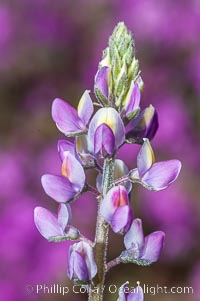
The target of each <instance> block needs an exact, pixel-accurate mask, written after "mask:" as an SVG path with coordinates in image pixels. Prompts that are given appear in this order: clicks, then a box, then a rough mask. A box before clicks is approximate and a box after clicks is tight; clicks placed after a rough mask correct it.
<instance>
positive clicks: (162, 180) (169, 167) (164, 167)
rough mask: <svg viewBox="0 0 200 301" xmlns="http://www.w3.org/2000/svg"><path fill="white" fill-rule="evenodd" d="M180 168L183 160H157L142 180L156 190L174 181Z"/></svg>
mask: <svg viewBox="0 0 200 301" xmlns="http://www.w3.org/2000/svg"><path fill="white" fill-rule="evenodd" d="M180 170H181V162H180V161H179V160H169V161H163V162H157V163H154V164H153V165H152V167H151V168H150V169H149V170H148V171H147V172H146V173H145V174H144V176H143V177H142V181H143V182H145V183H146V184H147V185H148V186H150V187H152V188H153V189H154V190H156V191H159V190H162V189H165V188H167V187H168V186H169V185H170V184H171V183H172V182H174V181H175V180H176V179H177V177H178V175H179V173H180Z"/></svg>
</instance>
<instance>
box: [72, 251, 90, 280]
mask: <svg viewBox="0 0 200 301" xmlns="http://www.w3.org/2000/svg"><path fill="white" fill-rule="evenodd" d="M68 275H69V278H70V279H71V280H77V279H78V280H82V281H88V280H89V275H88V269H87V265H86V262H85V260H84V258H83V257H82V255H81V254H80V253H78V252H77V251H74V250H73V251H72V252H71V255H70V258H69V266H68Z"/></svg>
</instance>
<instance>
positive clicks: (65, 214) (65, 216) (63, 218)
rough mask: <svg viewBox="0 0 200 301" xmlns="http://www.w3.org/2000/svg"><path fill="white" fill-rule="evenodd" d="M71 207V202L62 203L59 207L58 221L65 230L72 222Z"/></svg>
mask: <svg viewBox="0 0 200 301" xmlns="http://www.w3.org/2000/svg"><path fill="white" fill-rule="evenodd" d="M71 216H72V213H71V207H70V205H69V204H60V205H59V208H58V223H59V225H60V226H61V228H62V229H63V231H65V228H66V226H67V225H68V224H69V223H70V222H71Z"/></svg>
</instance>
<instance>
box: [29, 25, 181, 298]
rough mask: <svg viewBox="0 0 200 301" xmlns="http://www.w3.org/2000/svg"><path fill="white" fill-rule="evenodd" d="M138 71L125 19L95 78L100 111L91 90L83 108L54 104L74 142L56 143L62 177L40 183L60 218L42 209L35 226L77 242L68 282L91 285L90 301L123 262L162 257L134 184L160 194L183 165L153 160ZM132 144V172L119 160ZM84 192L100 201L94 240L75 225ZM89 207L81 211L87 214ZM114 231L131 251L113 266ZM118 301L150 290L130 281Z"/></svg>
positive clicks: (151, 111) (154, 121) (150, 111)
mask: <svg viewBox="0 0 200 301" xmlns="http://www.w3.org/2000/svg"><path fill="white" fill-rule="evenodd" d="M140 73H141V72H140V70H139V62H138V60H137V59H136V57H135V45H134V41H133V38H132V35H131V33H130V32H129V31H128V29H127V27H126V26H125V24H124V23H123V22H120V23H119V24H118V25H117V26H116V28H115V29H114V32H113V34H112V35H111V37H110V39H109V43H108V47H107V48H106V49H105V50H104V52H103V58H102V60H101V61H100V63H99V69H98V71H97V73H96V76H95V79H94V92H95V95H94V96H96V99H95V100H94V105H97V106H98V107H100V108H98V110H97V111H96V112H95V114H94V115H93V110H94V109H93V101H92V99H91V97H90V95H89V90H86V91H85V92H84V93H83V96H82V97H81V99H80V102H79V104H78V107H77V110H76V109H74V108H73V107H72V106H71V105H70V104H68V103H67V102H65V101H64V100H62V99H59V98H57V99H55V100H54V101H53V105H52V117H53V120H54V122H55V124H56V126H57V128H58V129H59V130H60V131H61V132H62V133H63V134H64V135H65V136H67V137H71V140H70V141H69V140H59V141H58V144H57V150H58V155H59V156H60V160H61V169H60V173H59V174H58V175H53V174H46V175H43V176H42V179H41V181H42V186H43V188H44V191H45V192H46V194H47V195H48V196H49V197H51V198H52V199H53V200H55V201H56V202H57V203H58V206H59V207H58V213H57V215H56V214H54V213H52V212H50V211H49V210H48V209H45V208H43V207H36V208H35V211H34V222H35V225H36V227H37V229H38V231H39V232H40V234H41V235H42V236H43V237H44V238H45V239H47V240H48V241H51V242H58V241H65V240H76V243H74V244H72V245H71V246H70V248H69V252H68V253H69V255H68V277H69V278H70V279H71V280H72V281H74V282H75V283H76V284H80V285H86V284H87V285H88V291H89V299H88V300H89V301H103V293H104V286H105V276H106V273H107V272H108V271H109V270H110V268H113V267H114V266H115V265H117V264H120V263H121V264H124V263H131V264H137V265H141V266H148V265H150V264H152V263H154V262H156V261H157V260H158V258H159V256H160V253H161V251H162V249H163V245H164V237H165V234H164V233H163V232H162V231H156V232H153V233H151V234H149V235H147V236H144V234H143V229H142V220H141V219H140V218H136V219H134V214H133V212H134V210H133V207H134V206H135V202H137V199H136V198H134V202H133V204H132V203H131V202H130V200H131V194H132V193H133V192H132V187H133V186H134V185H135V184H136V183H139V184H141V185H142V186H143V187H144V188H146V189H150V190H154V191H159V190H162V189H165V188H167V187H168V186H169V185H170V184H171V183H173V182H174V181H175V180H176V179H177V177H178V175H179V173H180V169H181V162H180V161H179V160H169V161H163V162H156V161H155V156H154V152H153V150H152V147H151V144H150V140H152V139H153V138H154V136H155V134H156V132H157V130H158V114H157V111H156V109H155V108H154V107H153V106H152V105H150V106H149V107H147V108H146V109H142V105H141V92H142V89H143V81H142V78H141V74H140ZM126 143H127V144H130V143H133V144H140V145H141V149H140V151H139V153H138V156H137V166H136V167H135V168H134V167H132V168H133V169H131V170H130V171H129V168H128V167H127V166H126V164H125V163H124V161H125V159H126V158H120V159H118V151H119V149H120V148H122V147H123V145H124V144H126ZM88 169H95V172H96V175H97V176H96V179H93V180H94V181H92V183H96V187H94V186H93V185H92V184H91V183H90V178H89V176H88V175H87V176H86V170H88ZM86 178H87V181H86ZM95 180H96V181H95ZM82 193H92V194H93V195H95V196H96V199H97V201H98V213H97V218H96V234H95V237H94V239H93V241H90V240H89V239H88V238H87V237H85V236H83V235H82V234H80V231H79V230H78V229H77V228H75V227H74V226H72V225H71V218H72V215H71V209H70V205H69V204H70V203H71V202H72V201H73V202H74V201H77V202H78V199H79V196H80V195H81V194H82ZM82 202H84V200H82ZM141 202H142V200H141ZM87 209H88V208H86V207H85V209H83V210H85V212H83V214H87V216H88V210H87ZM88 219H89V216H88ZM110 228H111V229H112V230H113V231H114V233H116V234H121V235H124V245H125V250H124V251H123V252H122V253H121V254H119V255H118V256H117V257H116V258H115V259H113V260H111V261H110V262H107V250H108V241H109V229H110ZM81 233H82V231H81ZM132 266H133V265H132ZM132 266H130V268H132ZM94 285H95V288H96V289H95V290H93V289H92V288H93V286H94ZM116 300H117V301H143V300H144V293H143V291H142V288H141V287H140V286H139V285H138V286H137V287H136V288H135V290H134V292H132V291H131V292H130V291H129V289H128V282H126V283H125V284H123V285H122V286H121V288H120V290H119V296H118V299H117V297H116Z"/></svg>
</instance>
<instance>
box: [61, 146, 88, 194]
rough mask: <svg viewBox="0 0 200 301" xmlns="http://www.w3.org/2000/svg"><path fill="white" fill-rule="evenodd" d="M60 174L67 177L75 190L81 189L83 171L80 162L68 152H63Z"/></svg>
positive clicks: (83, 176) (83, 180) (83, 179)
mask: <svg viewBox="0 0 200 301" xmlns="http://www.w3.org/2000/svg"><path fill="white" fill-rule="evenodd" d="M62 175H63V176H64V177H66V178H67V179H69V181H70V182H71V183H72V184H73V187H74V189H75V190H76V191H77V192H78V191H80V190H82V188H83V186H84V184H85V172H84V169H83V167H82V165H81V164H80V162H79V161H78V160H77V159H76V158H75V157H74V156H73V155H72V154H71V153H70V152H66V153H65V157H64V160H63V164H62Z"/></svg>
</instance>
